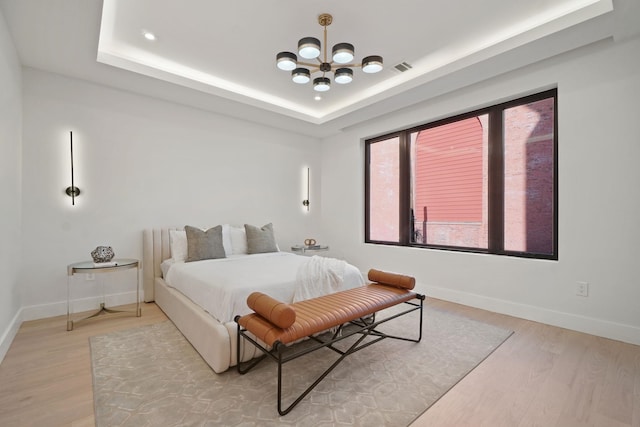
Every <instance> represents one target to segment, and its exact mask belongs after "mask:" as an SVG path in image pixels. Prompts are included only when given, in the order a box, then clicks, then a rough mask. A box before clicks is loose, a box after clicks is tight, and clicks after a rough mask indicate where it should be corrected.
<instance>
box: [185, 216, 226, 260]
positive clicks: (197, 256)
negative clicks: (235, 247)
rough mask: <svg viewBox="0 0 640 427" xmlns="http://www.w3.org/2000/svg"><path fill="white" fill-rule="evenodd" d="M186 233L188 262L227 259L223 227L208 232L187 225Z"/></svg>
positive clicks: (219, 226)
mask: <svg viewBox="0 0 640 427" xmlns="http://www.w3.org/2000/svg"><path fill="white" fill-rule="evenodd" d="M184 231H185V232H186V234H187V259H186V262H191V261H200V260H203V259H215V258H225V257H226V255H225V252H224V245H223V244H222V226H221V225H218V226H216V227H213V228H210V229H208V230H207V231H203V230H201V229H199V228H196V227H191V226H190V225H186V226H185V227H184Z"/></svg>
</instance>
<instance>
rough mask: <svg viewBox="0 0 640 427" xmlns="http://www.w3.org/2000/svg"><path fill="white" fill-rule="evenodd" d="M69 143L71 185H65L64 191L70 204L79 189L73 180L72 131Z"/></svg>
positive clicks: (78, 192)
mask: <svg viewBox="0 0 640 427" xmlns="http://www.w3.org/2000/svg"><path fill="white" fill-rule="evenodd" d="M69 143H70V146H71V187H67V189H66V190H65V193H67V196H69V197H71V204H72V205H75V204H76V197H78V196H79V195H80V189H79V188H78V187H76V186H75V182H74V180H73V131H69Z"/></svg>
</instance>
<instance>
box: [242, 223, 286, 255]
mask: <svg viewBox="0 0 640 427" xmlns="http://www.w3.org/2000/svg"><path fill="white" fill-rule="evenodd" d="M244 229H245V231H246V233H247V252H248V253H250V254H262V253H265V252H278V245H276V238H275V236H274V234H273V224H271V223H269V224H267V225H265V226H263V227H262V228H258V227H256V226H253V225H249V224H245V225H244Z"/></svg>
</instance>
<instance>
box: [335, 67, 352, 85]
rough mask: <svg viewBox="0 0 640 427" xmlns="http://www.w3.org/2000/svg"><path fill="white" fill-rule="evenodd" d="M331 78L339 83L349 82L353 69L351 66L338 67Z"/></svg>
mask: <svg viewBox="0 0 640 427" xmlns="http://www.w3.org/2000/svg"><path fill="white" fill-rule="evenodd" d="M333 80H334V81H335V82H336V83H339V84H341V85H344V84H347V83H351V82H352V81H353V71H352V70H351V68H338V69H337V70H336V74H335V77H334V78H333Z"/></svg>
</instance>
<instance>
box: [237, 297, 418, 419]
mask: <svg viewBox="0 0 640 427" xmlns="http://www.w3.org/2000/svg"><path fill="white" fill-rule="evenodd" d="M415 299H418V300H419V301H420V302H419V303H416V302H413V300H415ZM424 299H425V296H424V295H421V294H416V296H415V298H414V299H412V300H410V301H405V302H403V303H402V304H406V305H409V306H410V308H408V309H406V310H404V311H402V312H399V313H396V314H394V315H391V316H389V317H385V318H384V319H382V320H378V321H376V313H375V312H373V313H367V315H371V317H361V318H360V319H357V320H353V321H351V322H349V323H345V324H343V325H335V326H336V327H337V330H336V331H335V332H334V333H333V335H332V337H331V338H330V339H329V340H327V341H323V340H322V339H320V338H318V337H317V336H313V335H311V336H308V337H307V338H309V339H311V340H313V341H315V342H316V344H314V345H313V346H311V347H309V348H304V349H300V350H296V349H295V345H292V346H287V345H285V344H282V343H281V342H280V341H276V342H274V344H273V346H272V348H271V349H270V350H269V349H267V348H265V346H264V345H262V344H260V343H258V342H256V340H255V339H253V338H252V337H251V336H250V335H248V334H247V332H250V331H247V330H246V329H245V328H243V327H241V326H240V324H238V337H237V351H236V356H237V361H236V362H237V365H236V367H237V370H238V372H239V373H240V374H243V375H244V374H246V373H247V372H249V371H250V370H251V369H252V368H253V367H255V366H256V365H257V364H258V363H260V362H261V361H262V360H264V359H265V358H266V357H267V356H268V357H270V358H271V359H273V360H274V361H275V362H276V363H277V364H278V413H279V414H280V415H286V414H288V413H289V412H291V410H292V409H293V408H294V407H295V406H296V405H297V404H298V403H300V401H302V399H304V398H305V396H307V394H309V393H310V392H311V390H313V389H314V388H315V387H316V386H317V385H318V384H319V383H320V382H321V381H322V380H323V379H324V378H325V377H326V376H327V375H328V374H329V373H330V372H331V371H333V370H334V369H335V368H336V367H337V366H338V365H339V364H340V363H341V362H342V361H343V360H344V359H345V358H346V357H347V356H349V355H351V354H353V353H355V352H356V351H359V350H362V349H363V348H366V347H368V346H370V345H372V344H375V343H377V342H379V341H381V340H383V339H385V338H392V339H397V340H402V341H411V342H415V343H418V342H420V340H422V314H423V305H424V304H423V303H424ZM417 310H419V311H420V326H419V333H418V338H408V337H400V336H396V335H389V334H386V333H384V332H381V331H378V330H377V329H376V328H377V327H378V326H379V325H382V324H383V323H386V322H388V321H390V320H393V319H396V318H398V317H400V316H404V315H406V314H409V313H412V312H414V311H417ZM240 317H241V316H236V317H235V321H236V323H237V322H238V319H239V318H240ZM346 325H354V326H355V328H353V329H352V328H349V330H345V326H346ZM356 334H360V335H361V336H360V337H359V338H358V339H357V340H356V341H355V342H354V343H353V344H352V345H351V346H350V347H349V348H348V349H347V350H340V349H338V348H336V347H335V346H334V344H335V343H337V342H340V341H342V340H344V339H346V338H349V337H351V336H354V335H356ZM369 336H373V337H375V338H374V339H372V340H370V341H367V342H363V341H364V340H365V338H367V337H369ZM242 338H244V339H245V340H247V341H249V342H250V343H252V344H253V345H255V346H256V347H258V348H259V349H260V350H261V351H262V352H263V353H264V354H263V355H262V356H260V357H258V358H255V359H252V360H249V361H247V362H241V360H240V359H241V351H240V348H241V347H240V343H241V339H242ZM325 347H326V348H329V349H331V350H333V351H334V352H336V353H338V354H339V355H340V357H339V358H338V359H337V360H336V361H335V362H334V363H333V364H332V365H331V366H329V367H328V368H327V369H326V370H325V371H324V372H323V373H322V374H321V375H320V376H319V377H318V378H317V379H316V380H315V381H314V382H313V383H312V384H311V385H310V386H309V387H307V388H306V389H305V390H304V391H303V392H302V393H301V394H300V395H299V396H298V397H297V398H296V399H295V400H294V401H293V403H291V404H290V405H289V406H287V407H286V408H285V409H282V406H283V405H282V367H283V365H284V364H285V363H287V362H290V361H292V360H295V359H297V358H299V357H302V356H305V355H307V354H309V353H311V352H314V351H316V350H319V349H321V348H325Z"/></svg>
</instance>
